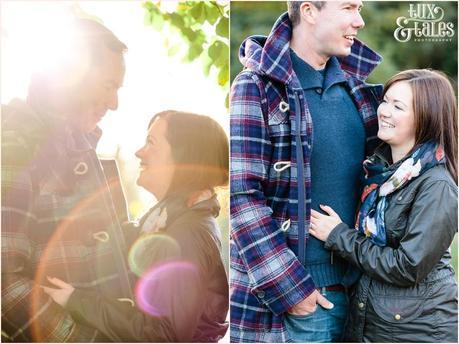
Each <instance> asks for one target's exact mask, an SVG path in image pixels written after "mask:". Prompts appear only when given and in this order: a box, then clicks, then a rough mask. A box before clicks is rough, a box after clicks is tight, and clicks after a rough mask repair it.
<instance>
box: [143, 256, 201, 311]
mask: <svg viewBox="0 0 459 344" xmlns="http://www.w3.org/2000/svg"><path fill="white" fill-rule="evenodd" d="M198 279H199V270H198V269H197V267H196V266H195V265H194V264H193V263H191V262H187V261H183V260H182V261H166V262H163V263H161V264H158V265H157V266H155V267H153V268H152V269H151V270H150V271H148V273H146V274H145V275H144V276H143V277H142V278H141V279H140V280H139V281H138V283H137V286H136V290H135V297H136V304H137V305H138V307H139V308H140V309H141V310H142V311H143V312H145V313H147V314H149V315H151V316H154V317H168V316H171V315H172V311H173V304H174V301H175V302H176V301H177V300H180V297H179V296H180V294H181V295H182V296H183V295H186V293H187V290H188V289H189V287H190V285H193V284H194V282H195V281H197V280H198Z"/></svg>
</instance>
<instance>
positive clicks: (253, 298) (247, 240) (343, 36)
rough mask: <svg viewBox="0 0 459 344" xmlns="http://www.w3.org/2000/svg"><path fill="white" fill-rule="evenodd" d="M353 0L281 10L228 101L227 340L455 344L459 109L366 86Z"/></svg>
mask: <svg viewBox="0 0 459 344" xmlns="http://www.w3.org/2000/svg"><path fill="white" fill-rule="evenodd" d="M361 7H362V2H361V1H354V0H352V1H289V2H288V13H285V14H284V15H282V16H281V17H280V18H279V19H278V20H277V22H276V23H275V24H274V27H273V28H272V31H271V33H270V34H269V35H268V37H262V36H252V37H249V38H248V39H246V40H245V41H244V42H243V43H242V46H241V48H240V52H239V57H240V60H241V62H242V64H243V65H244V67H245V68H244V70H243V71H242V72H241V73H240V74H239V75H238V76H237V77H236V79H235V81H234V82H233V86H232V91H231V166H230V173H231V225H232V229H231V242H230V245H231V282H230V285H231V297H230V305H231V338H232V341H233V342H340V341H350V342H454V343H456V342H457V284H456V278H455V273H454V271H453V269H452V267H451V265H450V260H451V255H450V252H449V246H450V245H451V243H452V241H453V238H454V235H455V233H456V231H457V154H458V151H457V135H458V129H457V104H456V97H455V94H454V90H453V87H452V86H451V83H450V82H449V80H448V78H447V77H446V76H445V75H444V74H443V73H441V72H438V71H432V70H427V69H418V70H406V71H402V72H400V73H398V74H396V75H394V76H393V77H391V78H390V79H389V81H387V83H386V85H385V86H384V88H382V87H381V86H376V85H369V84H366V83H365V79H366V78H367V76H368V75H369V74H370V72H371V71H372V70H373V69H374V68H375V67H376V66H377V65H378V64H379V62H380V61H381V57H380V56H379V55H378V54H377V53H375V52H374V51H372V50H371V49H370V48H368V47H367V46H366V45H365V44H363V43H362V42H360V41H359V40H357V38H356V36H357V33H358V31H359V30H360V29H362V28H363V27H364V24H365V23H364V20H363V18H362V17H361V15H360V10H361Z"/></svg>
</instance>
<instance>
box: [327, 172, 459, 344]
mask: <svg viewBox="0 0 459 344" xmlns="http://www.w3.org/2000/svg"><path fill="white" fill-rule="evenodd" d="M387 201H388V207H387V210H386V215H385V223H386V231H387V234H386V235H387V246H385V247H380V246H376V245H374V244H373V243H371V242H370V240H368V239H366V237H365V236H364V235H362V234H360V233H359V232H358V231H356V230H354V229H349V228H348V227H347V226H346V225H344V224H340V225H338V226H337V227H336V228H335V229H333V231H332V232H331V234H330V236H329V237H328V239H327V241H326V243H325V247H326V248H328V249H331V250H333V251H335V252H336V253H337V254H339V255H340V256H341V257H343V258H345V259H347V260H349V261H350V262H351V263H353V264H355V265H356V266H358V267H359V268H360V269H361V270H362V271H363V275H362V277H361V279H360V281H359V282H358V283H357V285H356V286H355V287H354V288H353V290H352V291H351V302H350V315H349V318H348V323H347V325H346V330H345V341H350V342H454V343H457V319H458V318H457V306H458V303H457V284H456V280H455V276H454V271H453V269H452V267H451V265H450V260H451V254H450V253H449V250H448V248H449V246H450V245H451V242H452V240H453V238H454V235H455V233H456V232H457V225H458V223H457V186H456V185H455V183H454V181H453V179H452V178H451V176H450V174H449V173H448V171H447V169H446V168H445V167H444V165H438V166H435V167H433V168H431V169H429V170H427V171H426V172H425V173H424V174H422V175H421V176H419V177H418V178H416V179H414V180H413V181H412V182H410V183H409V184H408V185H406V186H405V187H403V188H401V189H400V190H397V191H395V192H394V193H393V194H391V195H390V196H388V198H387Z"/></svg>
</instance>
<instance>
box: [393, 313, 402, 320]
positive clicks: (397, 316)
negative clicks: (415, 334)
mask: <svg viewBox="0 0 459 344" xmlns="http://www.w3.org/2000/svg"><path fill="white" fill-rule="evenodd" d="M394 318H395V320H400V319H401V318H402V317H401V315H400V314H395V317H394Z"/></svg>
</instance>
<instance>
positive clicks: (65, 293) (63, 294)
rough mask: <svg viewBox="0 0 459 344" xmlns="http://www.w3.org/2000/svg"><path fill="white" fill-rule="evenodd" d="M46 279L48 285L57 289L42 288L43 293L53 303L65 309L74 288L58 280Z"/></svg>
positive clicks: (53, 278)
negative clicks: (50, 284) (52, 285)
mask: <svg viewBox="0 0 459 344" xmlns="http://www.w3.org/2000/svg"><path fill="white" fill-rule="evenodd" d="M47 279H48V281H49V282H50V283H52V284H54V285H55V286H57V287H59V289H54V288H49V287H42V288H43V290H44V292H45V293H46V294H48V295H49V296H50V297H51V298H52V299H53V300H54V302H56V303H58V304H59V305H61V306H62V307H65V305H66V304H67V302H68V300H69V298H70V295H72V293H73V291H74V290H75V288H73V287H72V286H71V285H70V284H68V283H65V282H64V281H62V280H60V279H59V278H55V277H47Z"/></svg>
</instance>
